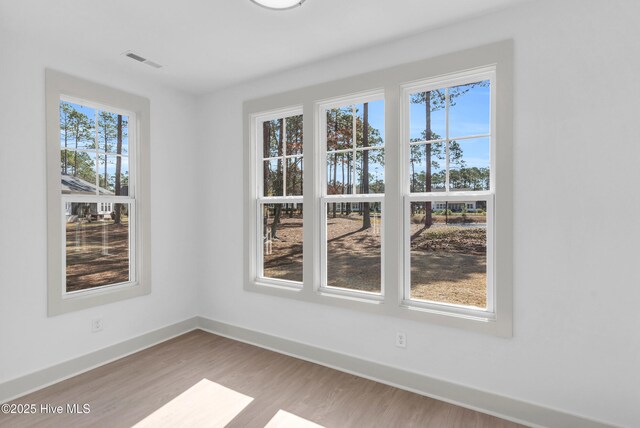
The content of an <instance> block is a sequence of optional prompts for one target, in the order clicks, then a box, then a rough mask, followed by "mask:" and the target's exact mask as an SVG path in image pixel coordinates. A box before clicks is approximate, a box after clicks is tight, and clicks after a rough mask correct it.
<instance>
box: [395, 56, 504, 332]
mask: <svg viewBox="0 0 640 428" xmlns="http://www.w3.org/2000/svg"><path fill="white" fill-rule="evenodd" d="M486 80H488V81H489V102H490V110H489V111H490V116H489V132H488V133H487V134H478V135H468V136H462V137H456V136H450V135H449V99H448V94H449V91H448V90H449V88H451V87H455V86H460V85H466V84H470V83H475V82H479V81H486ZM442 88H445V90H446V93H447V95H446V98H447V99H446V110H445V123H446V125H445V126H446V134H445V136H444V137H443V138H441V139H438V140H433V141H437V142H443V143H444V144H445V153H446V154H445V163H446V166H445V173H446V179H445V188H444V189H441V190H440V191H431V192H411V189H410V174H409V168H408V164H409V155H410V148H411V146H412V145H415V144H429V143H428V142H417V143H412V142H411V141H410V138H409V130H410V114H409V112H410V103H411V100H410V97H411V94H415V93H419V92H427V91H432V90H438V89H442ZM401 91H402V96H401V103H402V107H401V123H402V128H401V133H400V135H401V144H402V165H403V167H402V168H401V176H402V182H403V195H404V203H403V206H404V216H403V218H404V220H403V228H404V246H403V261H404V280H403V289H402V305H404V306H407V307H416V308H420V309H423V310H425V311H435V312H441V311H443V310H445V311H448V312H451V313H452V314H458V315H465V316H475V317H481V318H485V319H487V320H494V319H495V317H496V312H495V306H496V302H495V295H496V290H495V287H496V284H495V275H494V269H495V251H494V250H495V236H494V229H495V215H494V212H495V209H494V207H495V194H496V183H495V172H496V171H495V170H496V162H495V152H496V138H495V125H496V117H497V115H496V67H495V65H489V66H487V67H482V68H477V69H473V70H465V71H462V72H457V73H450V74H447V75H445V76H438V77H435V78H431V79H424V80H421V81H417V82H410V83H406V84H402V85H401ZM487 137H488V138H489V142H490V143H489V152H490V153H489V189H488V190H473V191H459V190H451V188H450V184H449V182H450V180H449V172H450V171H451V168H450V165H449V142H450V141H465V140H473V139H477V138H487ZM470 200H473V201H484V202H485V203H486V206H487V212H486V216H487V220H486V222H487V249H486V254H487V271H486V309H482V308H475V307H472V306H466V305H460V304H453V303H446V302H435V301H426V300H417V299H412V298H411V230H410V229H411V227H410V225H411V219H410V215H411V203H413V202H432V203H443V202H454V203H459V204H462V203H467V202H468V201H470Z"/></svg>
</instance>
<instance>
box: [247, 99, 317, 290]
mask: <svg viewBox="0 0 640 428" xmlns="http://www.w3.org/2000/svg"><path fill="white" fill-rule="evenodd" d="M302 110H303V109H302V106H293V107H287V108H284V109H275V110H271V111H265V112H260V113H257V114H254V115H252V116H251V133H252V137H251V138H252V141H254V143H253V147H252V149H253V150H252V152H253V157H254V160H253V161H252V165H255V170H256V171H255V172H254V174H255V178H254V179H253V182H254V185H255V189H254V191H255V196H254V204H255V205H254V208H253V209H254V210H255V220H256V222H255V226H254V227H255V231H256V233H254V237H255V243H254V246H253V247H254V250H255V251H254V256H253V257H252V259H251V260H252V263H251V265H252V270H251V271H252V276H253V277H254V278H255V283H256V284H259V285H261V286H274V287H283V288H289V289H294V290H295V289H298V290H299V289H302V284H303V282H299V281H290V280H286V279H278V278H269V277H265V276H264V254H263V253H264V245H263V243H262V236H263V232H264V231H263V227H264V224H263V221H262V215H261V212H262V208H261V207H262V206H263V205H266V204H292V203H293V204H303V205H302V206H303V211H302V222H303V225H304V217H305V210H304V191H303V192H302V195H295V196H287V191H286V188H287V177H286V173H285V172H284V171H286V169H287V165H286V160H287V159H288V157H287V156H288V155H287V154H286V141H283V146H284V147H283V154H282V156H278V157H281V158H282V159H283V164H282V168H283V175H282V180H283V183H282V185H283V187H282V188H283V192H282V193H283V195H282V196H265V195H264V168H263V167H262V166H263V164H264V162H265V159H264V156H263V154H262V153H264V152H263V150H264V141H263V135H262V132H261V127H262V124H263V123H264V122H268V121H272V120H278V119H286V118H287V117H291V116H299V115H302V114H303V113H302ZM302 123H303V127H304V116H303V117H302ZM285 135H286V123H285ZM303 135H304V134H303ZM303 146H304V139H303ZM278 157H276V158H273V157H270V158H268V159H277V158H278ZM291 157H301V158H302V162H305V150H304V148H303V150H302V155H291ZM303 174H304V169H303ZM303 186H304V179H303ZM303 227H304V226H303ZM303 246H304V237H303ZM303 257H304V250H303ZM303 276H304V263H303Z"/></svg>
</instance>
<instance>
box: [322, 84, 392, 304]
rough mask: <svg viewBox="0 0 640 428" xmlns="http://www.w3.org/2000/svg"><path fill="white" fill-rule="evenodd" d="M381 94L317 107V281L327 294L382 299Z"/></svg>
mask: <svg viewBox="0 0 640 428" xmlns="http://www.w3.org/2000/svg"><path fill="white" fill-rule="evenodd" d="M383 96H384V95H383V94H369V95H367V96H364V97H356V98H352V99H341V100H338V101H332V102H328V103H325V104H323V105H322V106H321V108H320V111H321V113H320V114H321V115H322V117H321V119H320V120H322V121H324V126H323V130H324V134H323V140H324V141H323V142H322V143H321V144H322V147H323V149H324V150H323V151H324V155H323V156H320V158H319V159H318V161H319V162H318V167H319V168H320V169H321V170H322V171H323V173H324V174H323V180H322V182H323V184H322V188H323V197H322V201H321V206H322V214H323V219H322V220H321V239H322V242H321V243H322V250H321V254H322V259H321V262H320V263H321V270H322V274H321V275H322V278H321V283H320V287H321V289H323V290H324V291H329V292H342V293H344V292H354V293H371V294H375V295H381V294H382V292H383V286H382V284H383V277H382V272H383V271H382V265H383V257H382V248H383V245H382V227H381V226H382V215H383V210H382V206H383V200H384V100H382V99H381V98H382V97H383Z"/></svg>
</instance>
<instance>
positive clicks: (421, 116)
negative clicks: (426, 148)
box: [409, 89, 447, 141]
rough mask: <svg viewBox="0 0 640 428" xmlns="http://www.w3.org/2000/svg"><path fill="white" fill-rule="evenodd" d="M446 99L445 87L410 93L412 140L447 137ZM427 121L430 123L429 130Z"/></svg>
mask: <svg viewBox="0 0 640 428" xmlns="http://www.w3.org/2000/svg"><path fill="white" fill-rule="evenodd" d="M445 99H446V98H445V90H444V89H437V90H433V91H428V92H416V93H413V94H411V95H410V111H409V115H410V119H409V138H410V141H424V140H439V139H443V138H446V135H447V132H446V119H445V117H446V116H445V114H446V111H445V105H446V103H445ZM427 105H428V107H429V108H427ZM427 123H428V124H429V126H428V128H429V131H428V132H427Z"/></svg>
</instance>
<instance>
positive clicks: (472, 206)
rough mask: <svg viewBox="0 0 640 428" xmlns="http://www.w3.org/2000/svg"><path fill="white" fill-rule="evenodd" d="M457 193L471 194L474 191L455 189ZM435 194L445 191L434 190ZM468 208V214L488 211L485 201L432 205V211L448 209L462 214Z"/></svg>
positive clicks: (436, 203) (437, 203) (435, 203)
mask: <svg viewBox="0 0 640 428" xmlns="http://www.w3.org/2000/svg"><path fill="white" fill-rule="evenodd" d="M455 190H456V191H457V192H471V191H473V189H469V188H457V189H455ZM433 191H434V192H443V191H444V189H440V188H438V189H433ZM465 208H466V211H467V212H471V213H473V212H476V211H477V210H486V209H487V207H486V204H485V202H484V201H464V202H460V201H456V202H441V201H438V202H433V203H432V204H431V210H432V211H444V210H445V209H448V210H450V211H452V212H462V211H464V210H465Z"/></svg>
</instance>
